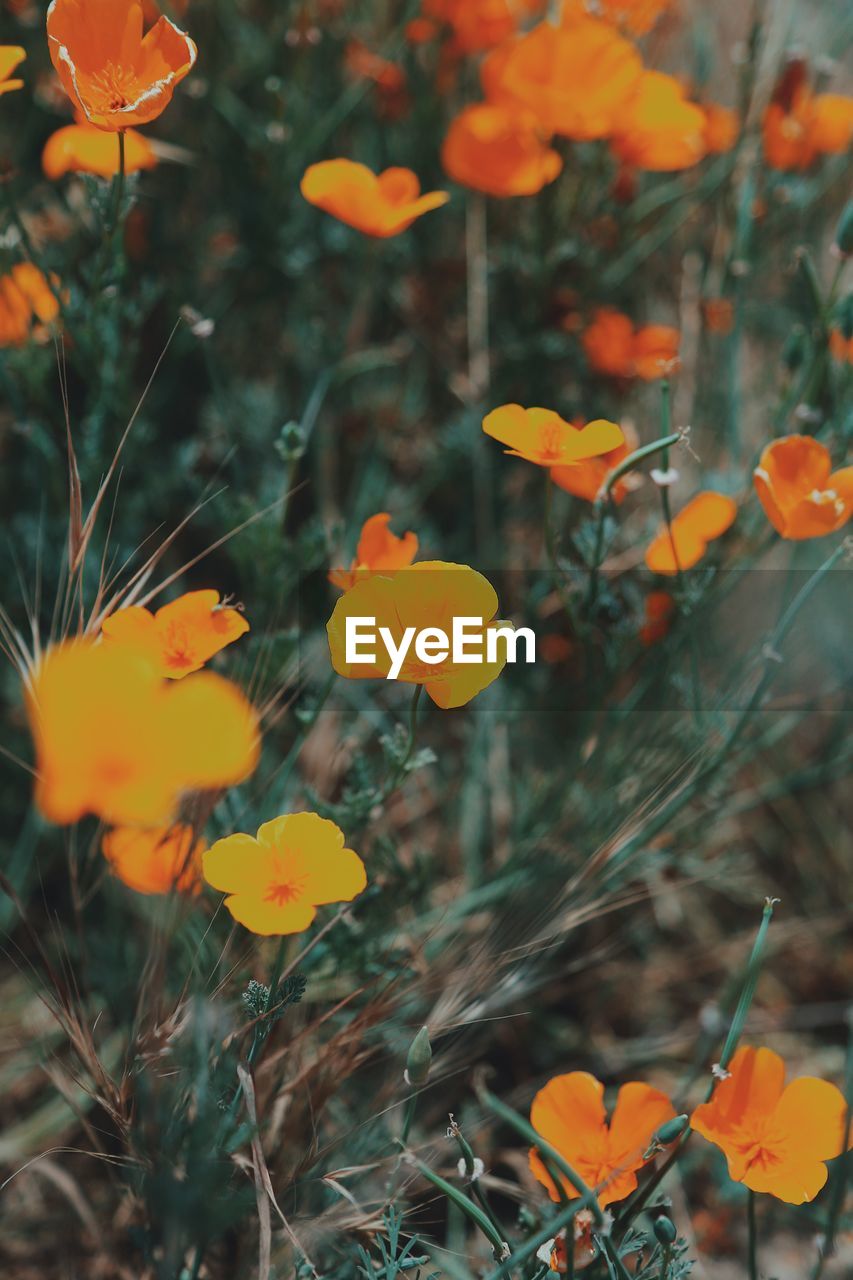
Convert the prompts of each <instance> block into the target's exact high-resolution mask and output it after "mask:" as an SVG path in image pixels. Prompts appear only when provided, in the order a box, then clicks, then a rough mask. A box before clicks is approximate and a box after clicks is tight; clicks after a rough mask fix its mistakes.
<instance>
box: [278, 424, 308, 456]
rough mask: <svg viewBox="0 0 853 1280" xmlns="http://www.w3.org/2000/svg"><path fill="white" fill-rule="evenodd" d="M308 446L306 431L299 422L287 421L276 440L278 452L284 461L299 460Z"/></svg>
mask: <svg viewBox="0 0 853 1280" xmlns="http://www.w3.org/2000/svg"><path fill="white" fill-rule="evenodd" d="M306 447H307V441H306V439H305V432H304V431H303V430H302V428H301V427H300V425H299V423H298V422H286V423H285V425H284V426H283V427H282V429H281V432H280V433H279V437H278V440H276V442H275V448H276V453H278V455H279V457H280V458H282V459H283V461H284V462H298V461H299V459H300V458H301V457H302V456H303V455H304V453H305V449H306Z"/></svg>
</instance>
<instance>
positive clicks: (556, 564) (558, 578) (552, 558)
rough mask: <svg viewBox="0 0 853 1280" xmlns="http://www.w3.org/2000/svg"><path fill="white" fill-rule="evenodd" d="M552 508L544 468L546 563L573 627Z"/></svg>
mask: <svg viewBox="0 0 853 1280" xmlns="http://www.w3.org/2000/svg"><path fill="white" fill-rule="evenodd" d="M553 508H554V484H553V481H552V480H551V473H550V471H548V470H547V468H546V470H545V509H544V526H545V528H544V532H545V551H546V553H547V557H548V564H549V566H550V568H551V574H552V576H553V579H554V586H555V587H556V588H557V594H558V595H559V597H560V600H561V602H562V605H563V608H564V610H565V612H566V616H567V617H568V619H569V624H570V625H571V626H572V627H573V628H574V625H575V609H574V604H573V603H572V598H571V595H570V594H569V592H568V591H567V590H566V588H565V585H564V583H563V571H562V569H561V568H560V561H559V557H558V554H557V541H556V538H555V536H554V525H553Z"/></svg>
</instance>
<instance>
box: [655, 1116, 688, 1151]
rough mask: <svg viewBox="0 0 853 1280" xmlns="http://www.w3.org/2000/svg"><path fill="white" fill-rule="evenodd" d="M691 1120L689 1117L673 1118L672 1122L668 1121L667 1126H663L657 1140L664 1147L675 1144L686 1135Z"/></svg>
mask: <svg viewBox="0 0 853 1280" xmlns="http://www.w3.org/2000/svg"><path fill="white" fill-rule="evenodd" d="M689 1124H690V1120H689V1118H688V1117H687V1116H673V1118H672V1119H671V1120H667V1122H666V1124H662V1125H661V1127H660V1128H659V1129H658V1131H657V1133H656V1134H655V1139H656V1141H657V1142H659V1143H660V1145H661V1146H662V1147H668V1146H669V1145H670V1143H672V1142H675V1141H676V1139H677V1138H680V1137H681V1135H682V1133H684V1131H685V1129H686V1128H687V1126H688V1125H689Z"/></svg>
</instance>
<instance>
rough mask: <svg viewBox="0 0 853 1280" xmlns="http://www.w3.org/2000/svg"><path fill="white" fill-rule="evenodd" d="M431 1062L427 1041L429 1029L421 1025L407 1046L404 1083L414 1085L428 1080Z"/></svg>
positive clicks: (430, 1047)
mask: <svg viewBox="0 0 853 1280" xmlns="http://www.w3.org/2000/svg"><path fill="white" fill-rule="evenodd" d="M431 1062H432V1045H431V1044H430V1042H429V1031H428V1029H427V1028H426V1027H421V1029H420V1031H419V1032H418V1034H417V1035H416V1036H415V1038H414V1040H413V1041H412V1043H411V1045H410V1046H409V1053H408V1057H407V1058H406V1070H405V1073H404V1076H403V1078H404V1080H405V1081H406V1084H410V1085H416V1086H417V1085H422V1084H426V1082H427V1080H429V1068H430V1063H431Z"/></svg>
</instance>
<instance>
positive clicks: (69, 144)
mask: <svg viewBox="0 0 853 1280" xmlns="http://www.w3.org/2000/svg"><path fill="white" fill-rule="evenodd" d="M124 138H125V143H124V168H125V173H138V172H139V170H140V169H153V168H154V166H155V165H156V164H157V156H156V155H155V153H154V148H153V147H152V146H151V143H150V142H149V141H148V139H147V138H146V137H144V136H143V135H142V134H141V133H138V132H137V130H136V129H127V130H126V131H125V135H124ZM41 167H42V169H43V170H44V175H45V177H46V178H50V179H52V180H53V181H56V179H57V178H62V177H64V176H65V174H66V173H94V174H95V175H96V176H97V177H99V178H112V177H114V176H115V174H117V173H118V168H119V152H118V144H117V142H116V140H115V138H112V137H110V135H109V134H108V133H105V132H104V130H103V129H99V128H97V126H96V125H93V124H67V125H64V126H63V128H61V129H57V130H56V132H55V133H52V134H51V135H50V137H49V138H48V140H47V142H46V143H45V146H44V150H43V151H42V153H41Z"/></svg>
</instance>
